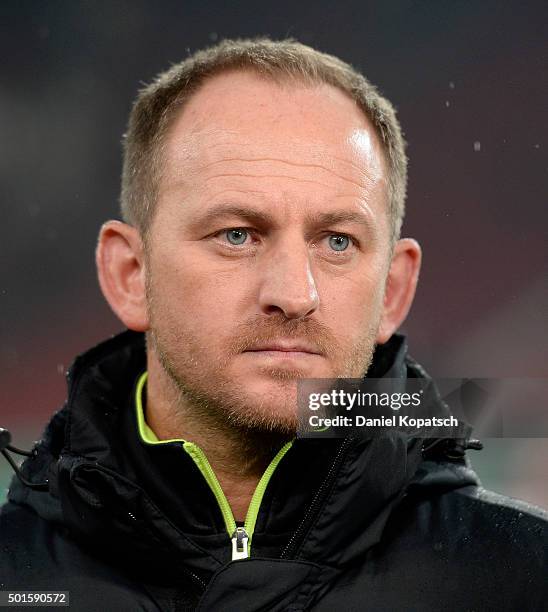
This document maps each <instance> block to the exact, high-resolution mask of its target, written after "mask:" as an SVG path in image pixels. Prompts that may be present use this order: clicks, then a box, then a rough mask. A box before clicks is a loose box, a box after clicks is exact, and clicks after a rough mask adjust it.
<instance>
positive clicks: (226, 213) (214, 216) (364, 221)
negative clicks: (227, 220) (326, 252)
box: [192, 204, 375, 233]
mask: <svg viewBox="0 0 548 612" xmlns="http://www.w3.org/2000/svg"><path fill="white" fill-rule="evenodd" d="M223 217H239V218H241V219H244V220H246V221H248V222H249V223H252V224H254V225H257V226H262V227H265V226H271V227H272V226H276V225H277V222H276V220H275V218H274V217H273V216H272V215H271V214H269V213H267V212H264V211H259V210H256V209H254V208H250V207H247V206H241V205H238V204H221V205H219V206H215V207H213V208H211V209H210V210H208V211H207V212H205V213H204V214H203V215H201V216H200V217H199V218H198V219H196V221H195V222H194V223H193V224H192V225H204V224H207V223H210V222H212V221H215V220H218V219H220V218H223ZM306 222H307V223H308V224H309V225H314V226H324V225H334V224H337V223H358V224H360V225H362V226H364V227H365V228H366V229H367V230H368V231H369V232H371V233H375V226H374V223H373V220H372V219H370V217H369V215H367V214H365V213H361V212H357V211H349V210H338V211H330V212H319V213H314V214H312V215H307V217H306Z"/></svg>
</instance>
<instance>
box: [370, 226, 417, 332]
mask: <svg viewBox="0 0 548 612" xmlns="http://www.w3.org/2000/svg"><path fill="white" fill-rule="evenodd" d="M421 258H422V253H421V248H420V246H419V243H418V242H417V241H416V240H413V239H412V238H402V239H401V240H398V241H397V242H396V244H395V245H394V252H393V255H392V262H391V264H390V270H389V271H388V276H387V279H386V285H385V292H384V302H383V311H382V317H381V323H380V326H379V330H378V332H377V343H378V344H384V343H385V342H387V341H388V340H389V339H390V336H392V334H393V333H394V332H395V331H396V330H397V329H398V327H399V326H400V325H401V324H402V323H403V322H404V321H405V318H406V317H407V313H408V312H409V309H410V308H411V304H412V303H413V298H414V297H415V290H416V288H417V282H418V280H419V270H420V267H421Z"/></svg>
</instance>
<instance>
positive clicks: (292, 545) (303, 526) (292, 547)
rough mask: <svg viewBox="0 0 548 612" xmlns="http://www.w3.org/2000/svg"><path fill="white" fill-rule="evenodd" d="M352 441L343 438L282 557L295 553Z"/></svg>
mask: <svg viewBox="0 0 548 612" xmlns="http://www.w3.org/2000/svg"><path fill="white" fill-rule="evenodd" d="M352 441H353V440H352V438H345V439H344V440H343V443H342V444H341V446H340V447H339V450H338V452H337V455H336V456H335V459H334V460H333V463H332V464H331V467H330V468H329V471H328V473H327V476H326V477H325V479H324V481H323V482H322V484H321V485H320V488H319V489H318V491H317V492H316V495H315V496H314V499H313V500H312V503H311V504H310V506H309V507H308V510H307V512H306V514H305V515H304V518H303V520H302V521H301V523H300V524H299V526H298V527H297V529H296V530H295V532H294V533H293V535H292V536H291V538H290V540H289V542H288V543H287V545H286V547H285V548H284V550H283V552H282V554H281V555H280V559H288V558H290V555H292V554H295V552H296V548H297V544H298V540H299V537H300V536H301V534H304V533H306V532H307V531H308V529H309V527H310V526H311V525H312V522H313V521H314V520H315V518H316V516H317V513H318V511H319V507H320V505H321V503H322V502H323V501H324V498H325V496H326V494H327V491H329V489H330V488H331V484H332V483H333V481H334V480H335V476H336V475H337V473H338V471H339V468H340V466H341V464H342V462H343V460H344V457H345V456H346V453H347V450H348V448H349V447H350V445H351V443H352Z"/></svg>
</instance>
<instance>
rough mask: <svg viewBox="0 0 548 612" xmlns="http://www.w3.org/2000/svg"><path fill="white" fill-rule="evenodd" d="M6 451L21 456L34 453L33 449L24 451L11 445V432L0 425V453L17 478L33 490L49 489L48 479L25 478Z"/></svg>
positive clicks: (29, 455) (30, 455)
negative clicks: (43, 480)
mask: <svg viewBox="0 0 548 612" xmlns="http://www.w3.org/2000/svg"><path fill="white" fill-rule="evenodd" d="M8 451H10V452H11V453H15V454H16V455H22V456H23V457H33V456H34V454H35V453H34V452H33V451H24V450H21V449H20V448H17V447H16V446H12V444H11V433H10V432H9V431H8V430H7V429H3V428H2V427H0V453H2V455H4V458H5V459H6V461H7V462H8V463H9V464H10V465H11V467H12V469H13V471H14V472H15V474H16V476H17V478H19V480H20V481H21V482H22V483H23V484H24V485H25V486H26V487H29V488H30V489H33V490H34V491H47V490H49V481H47V480H46V481H45V482H30V481H29V480H27V479H26V478H25V477H24V476H23V474H22V473H21V470H20V469H19V467H18V466H17V463H15V461H14V460H13V457H12V456H11V455H10V454H9V453H8Z"/></svg>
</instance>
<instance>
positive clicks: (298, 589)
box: [0, 332, 547, 612]
mask: <svg viewBox="0 0 548 612" xmlns="http://www.w3.org/2000/svg"><path fill="white" fill-rule="evenodd" d="M144 369H145V349H144V343H143V337H142V335H140V334H135V333H132V332H125V333H124V334H121V335H119V336H117V337H115V338H113V339H111V340H108V341H107V342H105V343H103V344H101V345H99V346H98V347H96V348H94V349H92V350H90V351H88V352H87V353H85V354H84V355H82V356H80V357H79V358H77V360H76V362H75V364H74V365H73V367H72V368H71V371H70V374H69V396H68V400H67V402H66V404H65V406H64V407H63V408H62V409H61V410H60V411H59V412H58V413H57V414H56V415H55V416H54V417H53V419H52V420H51V422H50V423H49V425H48V427H47V429H46V431H45V434H44V437H43V439H42V440H41V441H40V442H39V443H38V444H37V445H36V447H35V454H34V456H33V457H31V458H29V459H28V460H27V461H26V462H25V463H24V465H23V468H22V470H23V475H24V476H25V477H26V479H27V480H30V481H32V482H35V483H38V482H45V481H48V490H47V491H36V490H31V489H30V488H28V487H26V486H24V485H22V484H21V482H20V481H19V480H18V479H14V480H13V482H12V485H11V488H10V492H9V497H8V503H7V504H6V505H5V506H4V507H3V508H2V510H1V513H0V591H6V590H10V589H11V590H14V589H18V590H48V591H53V590H63V591H70V601H71V609H73V610H77V611H79V612H80V611H82V612H85V611H90V612H97V611H105V612H110V611H116V612H122V611H131V612H135V611H137V610H150V611H152V610H173V611H176V610H195V609H198V610H202V611H215V612H216V611H220V612H247V611H258V610H284V611H293V612H295V611H297V610H314V611H315V612H333V611H334V610H335V611H341V612H342V611H347V610H348V611H350V610H356V611H357V610H374V611H377V610H387V611H395V610H420V611H423V610H433V611H434V610H435V611H437V612H438V611H440V610H477V611H480V610H482V611H483V610H498V611H500V610H516V611H522V610H542V609H546V605H547V602H546V599H545V596H544V594H543V590H542V589H543V588H544V584H545V579H546V575H547V574H546V562H545V557H544V554H545V553H544V551H545V549H546V546H545V544H546V530H545V526H546V514H545V513H543V512H542V511H541V510H539V509H536V508H533V507H531V506H530V505H528V504H525V503H522V502H517V501H515V500H512V499H509V498H506V497H502V496H500V495H496V494H494V493H491V492H488V491H486V490H484V489H483V488H482V487H481V486H480V485H479V482H478V480H477V477H476V475H475V474H474V472H473V471H472V470H471V468H470V466H469V464H468V462H467V459H466V458H465V457H464V456H463V449H465V448H466V441H464V442H463V441H460V443H459V444H456V443H455V441H450V440H441V441H439V443H438V444H436V445H434V446H433V447H431V448H430V449H429V450H426V447H425V446H424V445H423V442H422V441H420V440H416V439H413V440H405V439H403V437H396V436H386V437H382V438H378V439H374V440H369V441H363V440H362V441H358V440H352V439H348V438H347V439H332V440H312V439H309V440H305V439H299V440H296V441H295V443H294V444H293V446H292V447H291V449H290V450H289V451H288V452H287V454H286V455H285V456H284V458H283V459H282V461H281V462H280V464H279V465H278V467H277V469H276V471H275V472H274V475H273V476H272V479H271V480H270V482H269V484H268V487H267V489H266V492H265V495H264V498H263V500H262V503H261V506H260V510H259V514H258V518H257V524H256V527H255V532H254V536H253V547H252V552H251V557H250V558H249V559H245V560H239V561H230V553H231V542H230V540H229V538H228V536H227V532H226V529H225V525H224V523H223V519H222V516H221V512H220V510H219V507H218V505H217V502H216V500H215V497H214V496H213V494H212V491H211V489H210V488H209V487H208V486H207V484H206V483H205V481H204V478H203V477H202V474H201V473H200V472H199V470H198V469H197V467H196V465H195V464H194V463H193V461H192V460H191V459H190V458H189V456H188V454H186V453H184V452H181V447H180V444H179V443H175V442H174V443H169V444H163V445H161V446H151V445H146V444H144V443H143V441H142V440H141V438H140V436H139V434H138V431H137V425H136V416H135V411H134V410H133V409H132V404H133V397H134V386H135V382H136V380H137V378H138V375H139V373H141V372H142V371H143V370H144ZM387 374H389V375H390V376H392V377H393V376H401V377H405V376H407V377H427V376H428V375H427V374H426V373H425V372H424V370H422V368H421V367H420V366H419V365H418V364H416V363H415V362H414V361H413V360H412V359H411V358H410V357H409V356H407V348H406V343H405V339H404V338H403V337H402V336H397V335H395V336H393V337H392V339H391V340H390V341H389V342H388V343H387V344H386V345H383V346H382V347H378V349H377V351H376V353H375V358H374V362H373V366H372V369H371V375H374V376H382V375H387ZM430 446H431V444H430Z"/></svg>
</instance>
